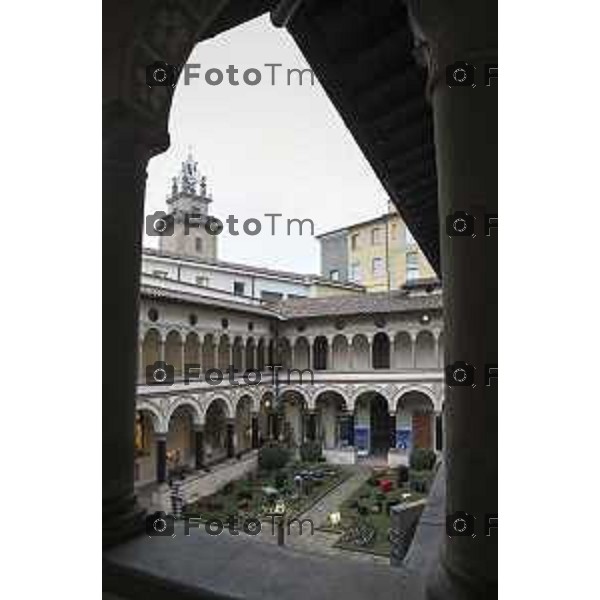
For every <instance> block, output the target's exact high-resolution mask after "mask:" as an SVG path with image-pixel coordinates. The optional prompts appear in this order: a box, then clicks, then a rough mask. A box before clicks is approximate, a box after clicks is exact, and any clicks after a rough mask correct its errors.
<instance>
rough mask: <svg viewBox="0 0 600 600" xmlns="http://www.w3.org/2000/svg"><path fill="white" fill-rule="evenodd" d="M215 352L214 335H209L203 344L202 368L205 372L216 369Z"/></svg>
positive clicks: (205, 337)
mask: <svg viewBox="0 0 600 600" xmlns="http://www.w3.org/2000/svg"><path fill="white" fill-rule="evenodd" d="M215 352H216V344H215V338H214V336H213V334H212V333H208V334H206V335H205V336H204V340H203V342H202V363H201V366H202V370H203V371H204V372H206V371H208V369H214V368H215V367H216V364H215V363H216V360H215Z"/></svg>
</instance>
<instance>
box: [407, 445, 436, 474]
mask: <svg viewBox="0 0 600 600" xmlns="http://www.w3.org/2000/svg"><path fill="white" fill-rule="evenodd" d="M435 461H436V456H435V452H434V451H433V450H428V449H425V448H415V449H414V450H413V451H412V452H411V453H410V460H409V462H410V468H411V469H414V470H415V471H430V470H431V469H433V467H434V466H435Z"/></svg>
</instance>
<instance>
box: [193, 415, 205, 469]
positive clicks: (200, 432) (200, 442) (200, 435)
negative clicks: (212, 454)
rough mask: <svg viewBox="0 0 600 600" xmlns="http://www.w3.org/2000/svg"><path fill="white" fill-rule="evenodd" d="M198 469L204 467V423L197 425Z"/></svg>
mask: <svg viewBox="0 0 600 600" xmlns="http://www.w3.org/2000/svg"><path fill="white" fill-rule="evenodd" d="M195 434H196V444H195V446H196V469H203V468H204V425H195Z"/></svg>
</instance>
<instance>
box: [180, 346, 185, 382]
mask: <svg viewBox="0 0 600 600" xmlns="http://www.w3.org/2000/svg"><path fill="white" fill-rule="evenodd" d="M184 373H185V338H183V339H182V340H181V372H180V373H179V376H180V377H181V378H183V374H184Z"/></svg>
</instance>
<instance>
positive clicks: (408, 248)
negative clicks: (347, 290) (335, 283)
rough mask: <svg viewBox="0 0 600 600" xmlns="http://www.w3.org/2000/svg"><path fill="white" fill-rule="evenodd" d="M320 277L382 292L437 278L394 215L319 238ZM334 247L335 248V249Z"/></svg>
mask: <svg viewBox="0 0 600 600" xmlns="http://www.w3.org/2000/svg"><path fill="white" fill-rule="evenodd" d="M318 239H319V241H320V243H321V271H322V275H323V276H326V277H329V278H331V279H334V280H336V279H337V280H341V281H344V280H346V281H351V282H354V283H358V284H360V285H363V286H364V287H365V288H366V289H367V291H369V292H385V291H387V290H394V289H398V288H400V287H402V286H403V285H404V284H405V283H406V282H407V281H411V280H416V279H428V278H433V277H436V275H435V273H434V271H433V269H432V268H431V265H430V264H429V262H428V261H427V258H426V257H425V255H424V254H423V252H422V251H421V249H420V248H419V246H418V245H417V243H416V241H415V240H414V239H413V237H412V235H411V234H410V232H409V230H408V228H407V227H406V224H405V223H404V221H403V220H402V218H401V217H400V215H399V214H398V213H397V212H396V210H395V209H393V210H390V211H389V212H388V213H387V214H384V215H381V216H380V217H376V218H374V219H370V220H368V221H362V222H360V223H355V224H353V225H350V226H348V227H345V228H343V229H338V230H336V231H332V232H328V233H324V234H321V235H319V236H318ZM334 244H335V246H334Z"/></svg>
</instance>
